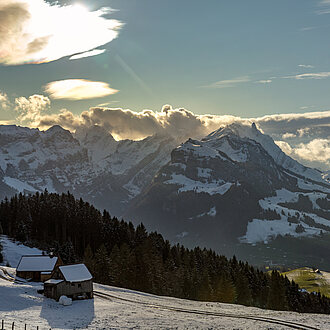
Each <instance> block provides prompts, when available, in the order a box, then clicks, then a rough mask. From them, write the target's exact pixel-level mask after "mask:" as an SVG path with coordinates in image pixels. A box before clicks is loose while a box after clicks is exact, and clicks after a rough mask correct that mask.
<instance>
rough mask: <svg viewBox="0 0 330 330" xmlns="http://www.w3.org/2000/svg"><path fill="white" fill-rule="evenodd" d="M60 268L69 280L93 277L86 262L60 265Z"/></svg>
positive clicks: (74, 280)
mask: <svg viewBox="0 0 330 330" xmlns="http://www.w3.org/2000/svg"><path fill="white" fill-rule="evenodd" d="M59 269H60V271H61V273H62V274H63V276H64V279H65V280H66V281H68V282H82V281H88V280H91V279H92V278H93V276H92V274H91V273H90V272H89V270H88V269H87V267H86V266H85V265H84V264H77V265H68V266H60V267H59Z"/></svg>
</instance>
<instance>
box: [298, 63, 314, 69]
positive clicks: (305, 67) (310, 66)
mask: <svg viewBox="0 0 330 330" xmlns="http://www.w3.org/2000/svg"><path fill="white" fill-rule="evenodd" d="M298 66H299V67H300V68H304V69H313V68H314V66H313V65H310V64H299V65H298Z"/></svg>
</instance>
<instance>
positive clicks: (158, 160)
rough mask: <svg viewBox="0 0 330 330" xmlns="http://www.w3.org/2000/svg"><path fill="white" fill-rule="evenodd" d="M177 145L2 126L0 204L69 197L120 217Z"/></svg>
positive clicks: (95, 132) (94, 132) (164, 139)
mask: <svg viewBox="0 0 330 330" xmlns="http://www.w3.org/2000/svg"><path fill="white" fill-rule="evenodd" d="M177 143H178V142H177V141H175V140H174V139H173V138H171V137H168V136H152V137H148V138H146V139H144V140H142V141H131V140H125V141H116V140H114V138H113V137H112V136H111V135H110V134H109V133H108V132H107V131H106V130H105V129H103V128H101V127H99V126H92V127H90V128H85V129H79V130H77V132H76V134H75V135H74V136H73V135H72V134H71V133H70V132H69V131H67V130H64V129H63V128H61V127H60V126H54V127H51V128H50V129H48V130H47V131H44V132H43V131H39V130H38V129H29V128H24V127H18V126H14V125H12V126H3V125H2V126H1V125H0V198H1V199H2V198H4V197H5V196H8V197H9V196H11V195H13V194H14V193H17V192H22V193H23V192H27V193H31V192H36V191H43V190H44V189H47V190H48V191H49V192H59V193H60V192H66V191H68V190H69V191H71V192H73V193H74V194H75V196H77V197H83V198H85V199H86V200H88V201H90V202H93V203H94V204H95V205H96V206H97V207H100V208H107V209H111V212H113V214H116V215H120V214H121V213H122V211H123V209H124V208H125V207H126V206H127V203H129V201H130V200H131V199H132V198H133V197H135V196H136V195H137V194H139V193H140V191H141V190H142V189H143V188H144V187H145V186H146V185H147V184H148V183H149V182H151V180H152V178H153V176H154V174H155V173H156V172H157V171H158V169H159V168H160V167H161V166H163V165H164V164H166V163H167V162H168V161H169V157H170V156H169V155H170V151H171V150H172V149H173V148H174V147H175V146H176V145H177Z"/></svg>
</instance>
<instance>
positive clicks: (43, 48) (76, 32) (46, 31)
mask: <svg viewBox="0 0 330 330" xmlns="http://www.w3.org/2000/svg"><path fill="white" fill-rule="evenodd" d="M107 13H109V8H101V9H100V10H97V11H88V9H86V8H85V7H83V6H81V5H78V4H75V5H70V6H61V5H59V4H49V3H48V2H46V1H45V0H1V2H0V22H1V24H0V40H1V42H0V63H3V64H5V65H18V64H24V63H41V62H51V61H55V60H58V59H60V58H62V57H65V56H69V55H73V54H77V53H86V52H89V51H92V50H94V49H95V48H97V47H99V46H102V45H105V44H107V43H109V42H110V41H112V40H113V39H114V38H116V37H117V35H118V30H119V29H120V27H121V26H122V24H121V23H120V22H119V21H116V20H111V19H107V18H105V17H104V15H105V14H107Z"/></svg>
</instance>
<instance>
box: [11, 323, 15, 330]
mask: <svg viewBox="0 0 330 330" xmlns="http://www.w3.org/2000/svg"><path fill="white" fill-rule="evenodd" d="M14 328H15V322H13V324H12V325H11V330H14Z"/></svg>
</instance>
